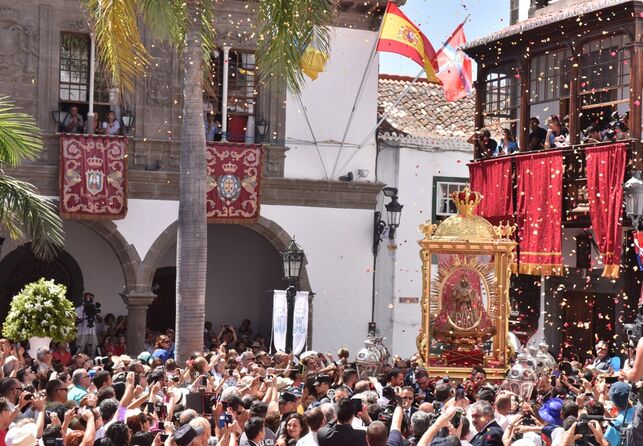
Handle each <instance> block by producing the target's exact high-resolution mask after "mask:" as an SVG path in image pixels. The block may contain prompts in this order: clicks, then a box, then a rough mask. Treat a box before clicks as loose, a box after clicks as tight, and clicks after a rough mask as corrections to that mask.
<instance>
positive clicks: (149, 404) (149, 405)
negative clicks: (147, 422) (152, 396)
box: [147, 401, 154, 414]
mask: <svg viewBox="0 0 643 446" xmlns="http://www.w3.org/2000/svg"><path fill="white" fill-rule="evenodd" d="M147 413H148V414H152V413H154V403H153V402H151V401H148V402H147Z"/></svg>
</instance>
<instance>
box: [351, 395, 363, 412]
mask: <svg viewBox="0 0 643 446" xmlns="http://www.w3.org/2000/svg"><path fill="white" fill-rule="evenodd" d="M351 404H352V405H353V409H355V414H358V413H360V412H361V411H362V400H360V399H359V398H353V399H352V400H351Z"/></svg>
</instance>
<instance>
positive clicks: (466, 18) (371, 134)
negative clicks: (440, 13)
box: [333, 14, 471, 172]
mask: <svg viewBox="0 0 643 446" xmlns="http://www.w3.org/2000/svg"><path fill="white" fill-rule="evenodd" d="M469 17H471V14H467V16H466V17H465V18H464V20H463V21H462V23H460V24H459V25H458V26H457V27H456V29H455V31H453V32H452V33H451V34H450V35H449V37H447V39H446V40H445V41H444V43H442V46H441V47H440V49H439V50H438V51H436V53H435V54H436V57H437V55H438V54H440V52H441V51H442V50H444V48H446V46H447V45H448V44H449V41H450V40H451V39H452V38H453V36H454V35H455V34H456V33H457V32H458V31H459V30H460V28H462V27H463V26H464V24H465V23H466V22H467V20H469ZM422 73H424V68H422V69H421V70H420V72H419V73H418V74H417V76H415V78H414V79H413V80H412V81H411V82H410V83H409V84H408V85H407V86H406V88H405V89H404V91H403V92H402V94H401V95H400V97H399V98H398V99H397V101H395V103H394V104H393V105H391V106H390V107H389V108H388V109H387V110H386V111H385V112H384V114H383V115H382V117H381V118H380V120H379V121H378V122H377V124H376V125H375V128H374V129H373V130H371V131H370V132H369V133H368V135H367V136H366V138H364V140H363V141H362V142H361V143H360V144H359V145H358V146H357V149H355V151H354V152H353V154H352V155H351V156H350V157H349V158H348V159H347V160H346V162H345V163H344V164H343V165H342V167H341V168H340V169H339V170H340V171H342V170H343V169H344V168H345V167H346V166H347V165H348V163H350V162H351V160H352V159H353V158H354V157H355V155H356V154H357V152H359V150H360V149H361V148H362V147H363V146H364V144H366V142H367V141H368V140H369V139H370V138H371V137H372V136H373V135H374V134H375V132H377V129H378V128H379V127H380V125H382V123H383V122H384V120H385V119H386V118H388V116H389V115H390V113H391V111H392V110H393V109H394V108H395V107H397V105H398V104H399V103H400V102H402V99H404V97H405V96H406V94H407V93H408V92H409V90H410V89H411V87H412V86H413V84H415V82H417V80H418V79H419V78H420V76H422ZM340 148H341V147H340ZM338 158H339V154H338ZM333 172H334V170H333Z"/></svg>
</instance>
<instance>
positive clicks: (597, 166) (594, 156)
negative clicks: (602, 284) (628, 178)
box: [585, 143, 627, 278]
mask: <svg viewBox="0 0 643 446" xmlns="http://www.w3.org/2000/svg"><path fill="white" fill-rule="evenodd" d="M585 153H586V160H587V167H586V171H587V195H588V198H589V215H590V218H591V219H592V229H593V230H594V236H595V238H596V242H597V244H598V247H599V250H600V254H601V257H602V258H603V263H604V264H605V269H604V270H603V277H610V278H618V274H619V264H620V261H621V243H622V240H621V237H622V236H621V227H622V221H621V216H622V212H623V211H622V209H623V177H624V176H625V164H626V163H627V148H626V146H625V144H622V143H619V144H613V145H609V146H602V147H590V148H588V149H587V151H586V152H585Z"/></svg>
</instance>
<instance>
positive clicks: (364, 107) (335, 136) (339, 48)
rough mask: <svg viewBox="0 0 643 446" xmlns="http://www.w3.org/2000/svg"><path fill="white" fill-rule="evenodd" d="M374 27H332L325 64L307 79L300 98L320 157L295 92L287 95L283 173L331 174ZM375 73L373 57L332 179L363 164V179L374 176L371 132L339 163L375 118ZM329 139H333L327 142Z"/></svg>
mask: <svg viewBox="0 0 643 446" xmlns="http://www.w3.org/2000/svg"><path fill="white" fill-rule="evenodd" d="M376 39H377V33H376V32H372V31H363V30H356V29H347V28H335V29H334V33H333V38H332V42H331V53H330V59H329V60H328V62H327V63H326V70H325V71H324V72H322V73H320V74H319V77H318V78H317V80H315V81H311V80H309V79H308V81H307V83H306V86H305V88H304V90H303V92H302V95H301V98H302V102H303V104H304V106H305V107H306V110H307V114H308V119H309V120H310V122H311V125H312V128H313V132H314V134H315V139H316V140H317V141H323V142H325V143H324V144H322V145H320V152H321V157H322V159H323V163H324V165H325V167H326V172H324V167H323V166H322V162H321V161H320V157H319V155H318V154H317V151H316V149H315V146H314V145H313V144H312V143H297V141H313V137H312V135H311V132H310V130H309V128H308V125H307V124H306V120H305V115H304V112H303V111H302V109H301V107H300V105H299V103H298V102H297V100H296V98H295V97H293V96H292V95H290V94H289V95H288V99H287V101H286V146H288V147H290V150H289V151H288V152H287V153H286V157H287V158H286V159H287V162H286V171H285V175H286V177H288V178H308V179H320V178H325V177H326V176H327V175H328V176H331V174H332V170H333V166H334V164H335V160H336V157H337V153H338V148H339V142H341V140H342V136H343V134H344V130H345V128H346V124H347V123H348V119H349V116H350V114H351V109H352V106H353V102H354V100H355V97H356V95H357V90H358V88H359V84H360V81H361V79H362V76H363V74H364V69H365V68H366V64H367V61H368V57H369V55H370V53H371V50H372V48H373V45H374V43H375V40H376ZM377 76H378V57H377V55H376V56H375V60H374V61H373V64H372V65H371V69H370V71H369V73H368V76H367V79H366V84H365V88H364V91H363V94H362V96H361V100H360V103H359V105H358V107H357V109H356V111H355V116H354V119H353V122H352V124H351V126H350V129H349V132H348V136H347V138H346V143H347V144H346V145H345V146H344V147H343V149H342V151H341V156H340V159H339V162H338V165H337V169H338V170H337V171H336V172H335V175H334V177H333V178H334V179H337V178H338V177H339V176H340V175H345V174H346V173H347V172H348V171H353V174H354V175H355V176H357V175H356V174H357V169H368V170H369V171H370V172H369V176H368V177H367V179H369V180H372V179H374V178H375V171H374V168H375V137H374V136H371V137H370V138H369V140H368V142H367V144H366V145H365V146H364V147H363V148H362V149H360V150H359V151H358V152H357V154H356V155H355V156H354V157H353V159H352V161H350V163H349V164H348V165H347V166H346V167H344V168H342V166H343V165H344V164H345V162H346V161H347V160H348V159H349V157H351V156H352V155H353V153H355V147H354V146H355V145H357V144H360V143H361V142H362V141H363V140H364V138H366V136H367V135H368V133H369V132H370V131H371V130H372V129H373V128H374V127H375V124H376V119H377ZM329 141H333V142H331V143H328V142H329Z"/></svg>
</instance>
